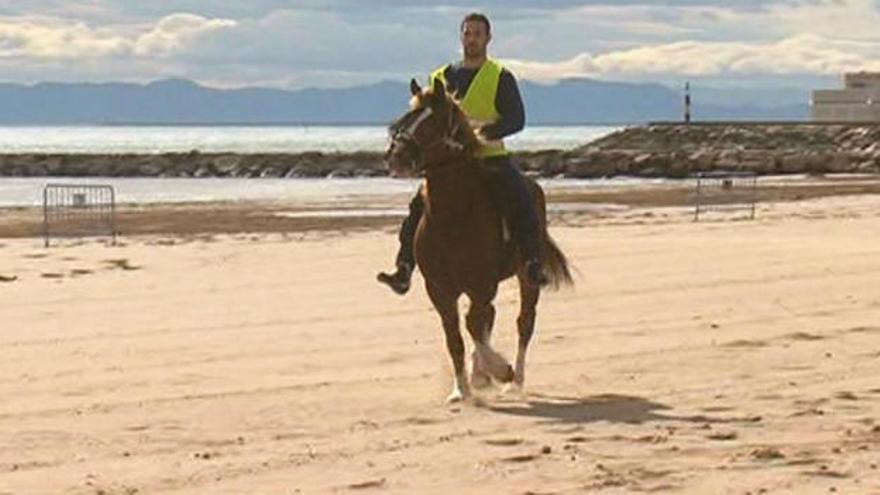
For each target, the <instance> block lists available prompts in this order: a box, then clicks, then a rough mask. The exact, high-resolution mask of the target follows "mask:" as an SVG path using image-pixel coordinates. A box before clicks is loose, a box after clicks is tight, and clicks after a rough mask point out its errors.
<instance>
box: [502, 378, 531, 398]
mask: <svg viewBox="0 0 880 495" xmlns="http://www.w3.org/2000/svg"><path fill="white" fill-rule="evenodd" d="M501 393H502V394H504V395H515V396H522V395H523V394H524V393H525V390H523V384H522V383H517V382H516V381H513V382H510V383H508V384H507V385H505V386H504V388H503V389H501Z"/></svg>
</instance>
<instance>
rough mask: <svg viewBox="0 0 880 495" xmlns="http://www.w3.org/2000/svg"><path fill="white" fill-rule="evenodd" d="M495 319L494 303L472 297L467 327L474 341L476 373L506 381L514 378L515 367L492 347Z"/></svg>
mask: <svg viewBox="0 0 880 495" xmlns="http://www.w3.org/2000/svg"><path fill="white" fill-rule="evenodd" d="M494 321H495V308H494V307H493V306H492V303H489V302H480V299H474V298H472V299H471V307H470V309H469V310H468V314H467V328H468V332H469V333H470V334H471V338H473V341H474V375H475V376H480V375H486V374H488V375H489V376H491V377H492V378H494V379H495V380H497V381H499V382H502V383H506V382H509V381H511V380H512V379H513V368H511V366H510V363H508V362H507V360H506V359H504V357H503V356H501V355H500V354H498V352H496V351H495V349H493V348H492V345H491V343H490V340H489V337H490V336H491V333H492V325H493V323H494Z"/></svg>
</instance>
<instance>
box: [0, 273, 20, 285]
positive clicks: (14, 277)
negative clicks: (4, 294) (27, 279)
mask: <svg viewBox="0 0 880 495" xmlns="http://www.w3.org/2000/svg"><path fill="white" fill-rule="evenodd" d="M16 280H18V275H0V282H3V283H9V282H15V281H16Z"/></svg>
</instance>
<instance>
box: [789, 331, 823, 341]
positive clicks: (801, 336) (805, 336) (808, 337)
mask: <svg viewBox="0 0 880 495" xmlns="http://www.w3.org/2000/svg"><path fill="white" fill-rule="evenodd" d="M782 338H784V339H788V340H797V341H803V342H812V341H815V340H825V337H823V336H822V335H816V334H813V333H808V332H794V333H790V334H788V335H783V337H782Z"/></svg>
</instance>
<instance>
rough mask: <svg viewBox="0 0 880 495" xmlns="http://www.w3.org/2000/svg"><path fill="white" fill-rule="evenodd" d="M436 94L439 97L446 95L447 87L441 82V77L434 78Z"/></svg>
mask: <svg viewBox="0 0 880 495" xmlns="http://www.w3.org/2000/svg"><path fill="white" fill-rule="evenodd" d="M434 94H435V95H437V96H445V95H446V85H445V84H443V81H442V80H440V78H439V77H435V78H434Z"/></svg>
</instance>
